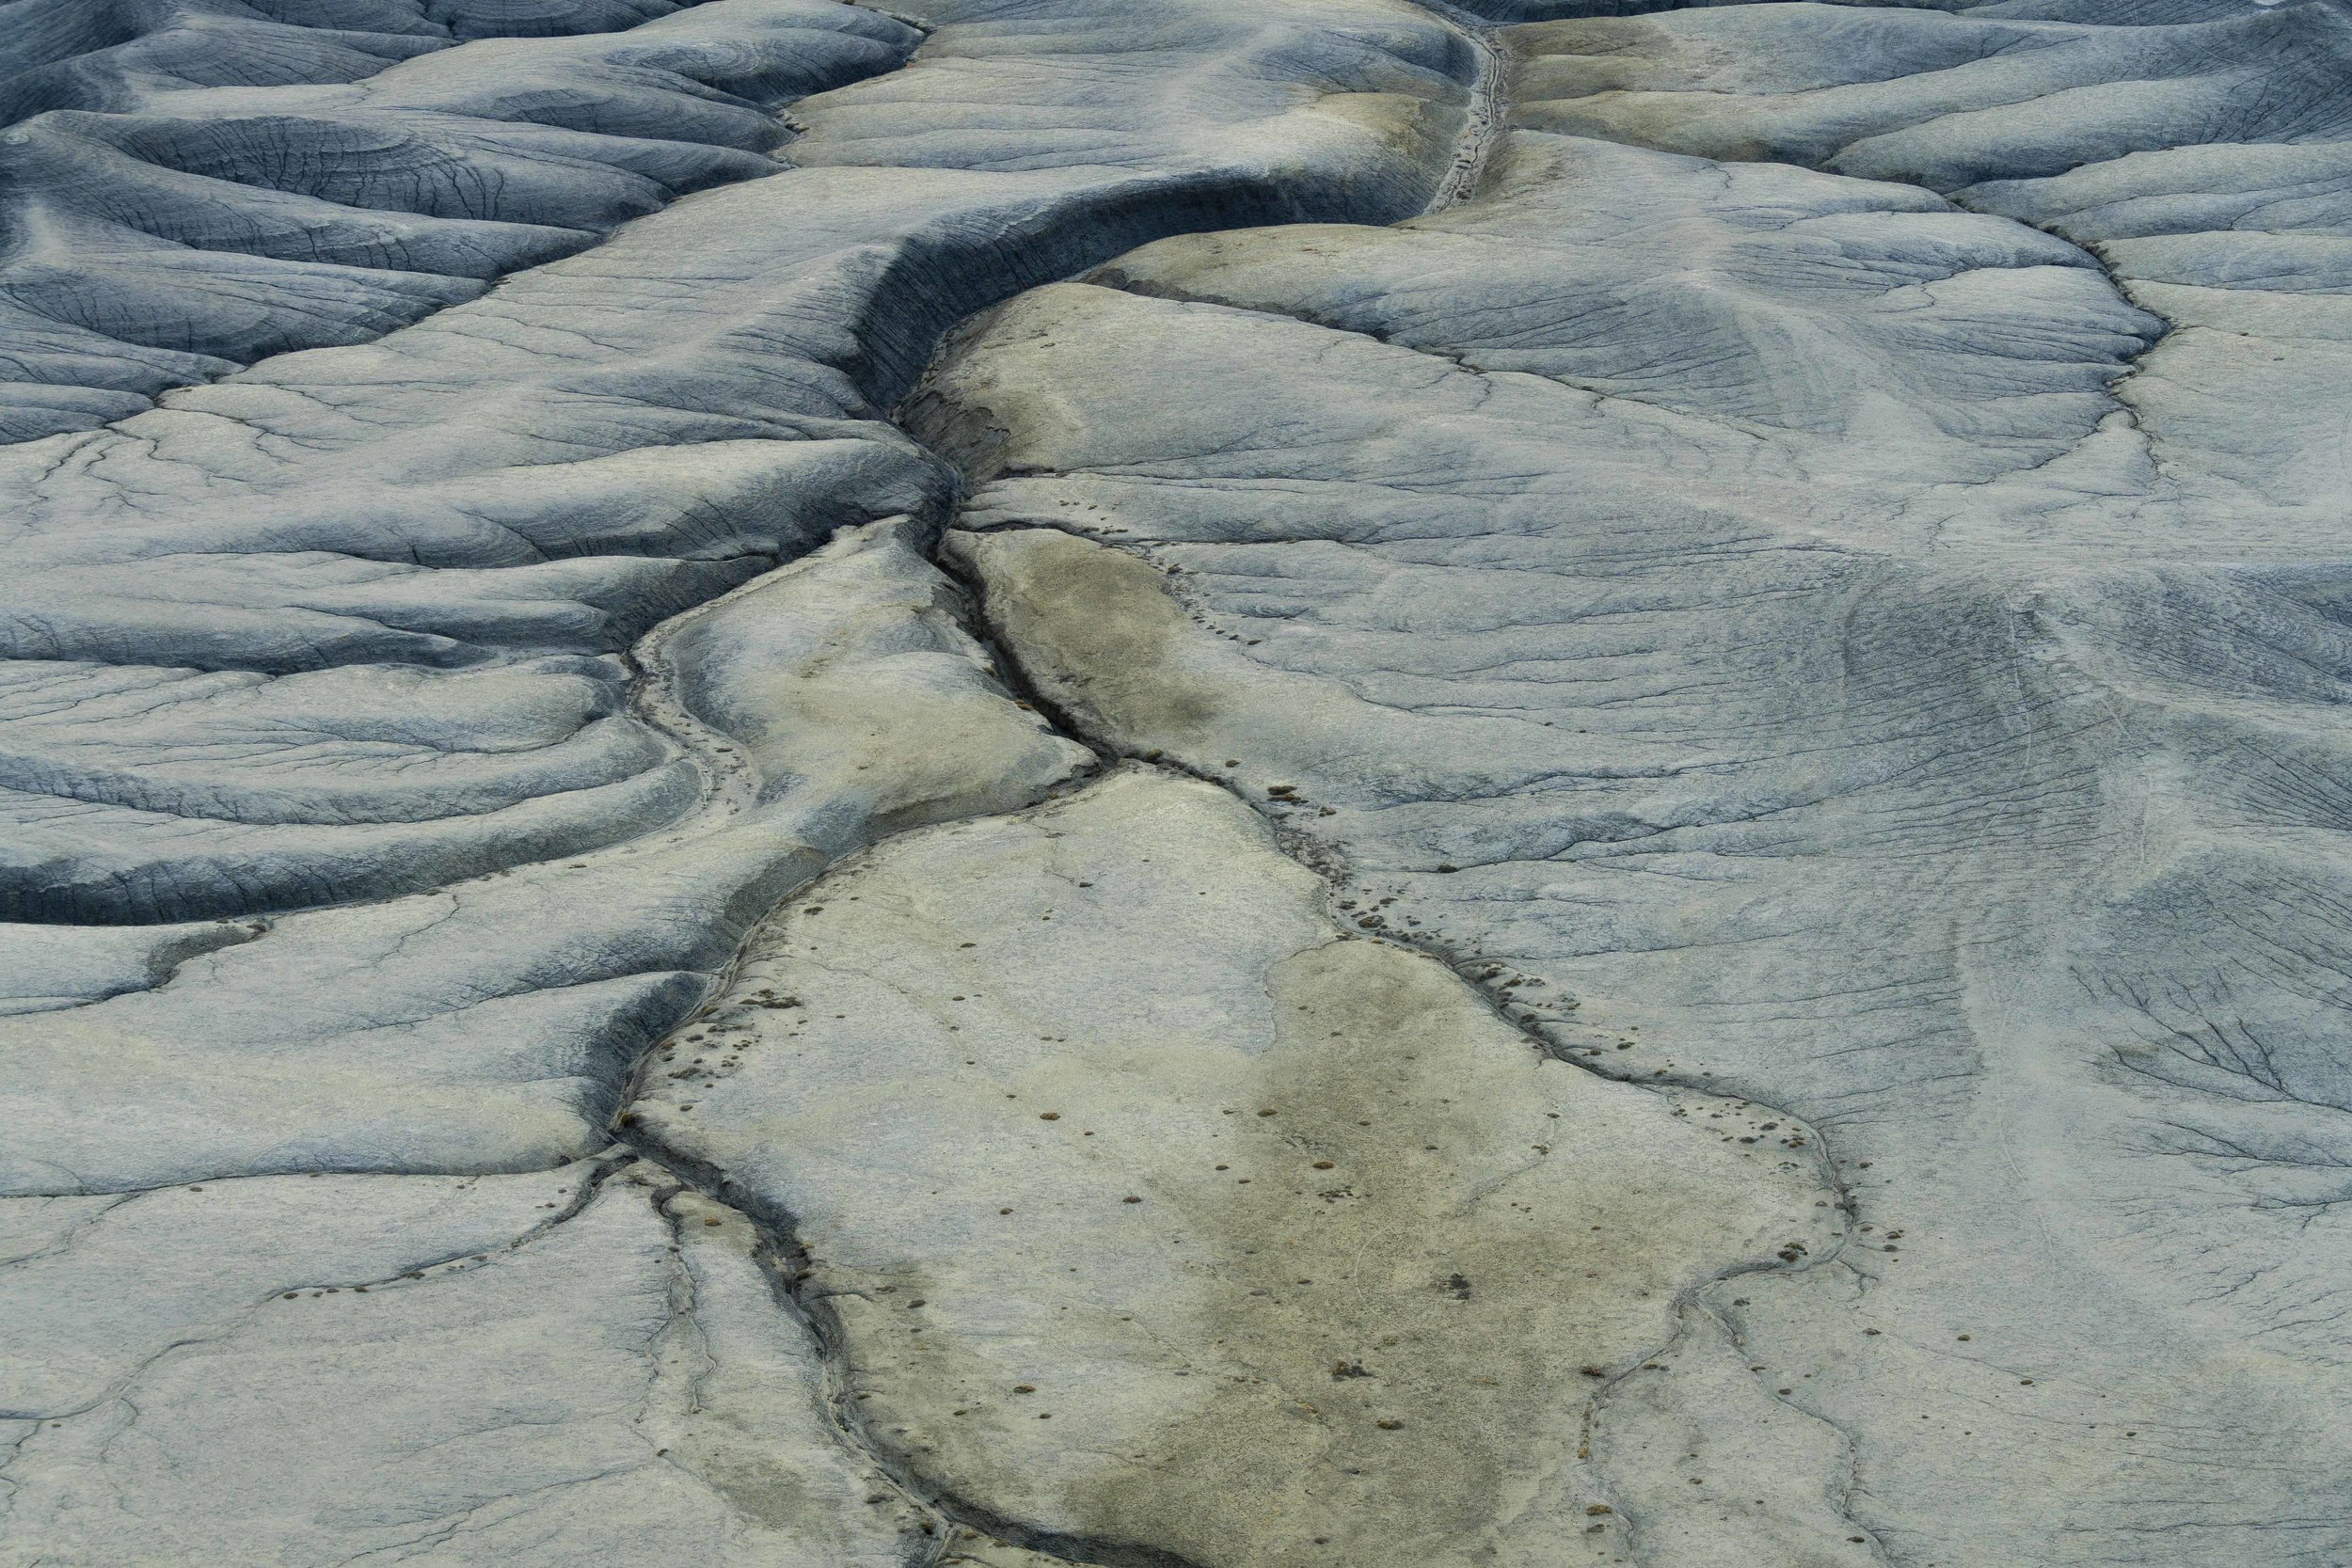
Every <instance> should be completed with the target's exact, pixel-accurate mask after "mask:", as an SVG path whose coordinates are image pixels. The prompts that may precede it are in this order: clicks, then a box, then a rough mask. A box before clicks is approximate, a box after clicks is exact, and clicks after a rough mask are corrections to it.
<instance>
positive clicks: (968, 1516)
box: [615, 1114, 1199, 1568]
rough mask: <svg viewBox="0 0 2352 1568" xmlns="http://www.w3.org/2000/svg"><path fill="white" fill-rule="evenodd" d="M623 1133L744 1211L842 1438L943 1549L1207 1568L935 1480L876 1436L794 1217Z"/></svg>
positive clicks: (627, 1128) (1110, 1564)
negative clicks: (934, 1529)
mask: <svg viewBox="0 0 2352 1568" xmlns="http://www.w3.org/2000/svg"><path fill="white" fill-rule="evenodd" d="M615 1136H616V1137H618V1138H620V1139H623V1140H625V1142H624V1144H623V1145H622V1146H621V1147H623V1148H626V1150H627V1151H628V1153H630V1154H633V1155H634V1156H635V1157H636V1158H638V1159H641V1160H643V1161H644V1162H645V1163H646V1164H651V1165H655V1166H658V1167H659V1168H660V1169H661V1170H663V1171H665V1172H667V1173H668V1174H669V1175H670V1177H671V1178H672V1179H673V1180H675V1181H676V1182H677V1183H678V1184H679V1186H680V1187H681V1188H683V1189H686V1190H688V1191H691V1192H693V1193H696V1194H698V1195H700V1196H703V1197H705V1198H707V1199H709V1200H710V1201H711V1202H713V1203H716V1204H720V1205H722V1206H723V1207H725V1208H728V1209H731V1210H733V1211H734V1212H737V1213H739V1214H741V1215H742V1216H743V1217H744V1219H745V1220H746V1221H748V1222H749V1223H750V1224H751V1226H752V1227H753V1228H754V1229H755V1231H756V1232H757V1233H758V1235H759V1238H760V1243H761V1246H760V1255H759V1262H760V1265H761V1268H762V1270H763V1272H764V1273H765V1274H766V1275H767V1276H768V1279H769V1282H770V1286H771V1289H772V1290H773V1291H775V1292H776V1295H777V1297H778V1300H779V1302H780V1304H782V1305H783V1306H785V1307H786V1308H787V1312H786V1315H787V1317H791V1318H794V1319H796V1320H797V1321H799V1322H800V1323H803V1324H805V1325H806V1327H807V1331H808V1333H809V1335H810V1336H811V1338H812V1339H813V1340H814V1342H815V1344H816V1347H817V1351H818V1357H819V1359H820V1361H821V1363H822V1365H823V1367H824V1370H825V1378H826V1394H827V1398H826V1403H827V1406H828V1408H829V1409H830V1411H831V1413H832V1416H833V1422H834V1427H835V1428H836V1429H837V1430H838V1432H839V1433H840V1434H841V1438H842V1441H843V1442H844V1443H845V1444H847V1445H848V1446H849V1447H850V1449H851V1451H852V1452H854V1453H855V1454H856V1455H857V1456H858V1457H859V1458H860V1459H862V1460H863V1461H865V1462H866V1464H868V1465H872V1466H873V1468H874V1469H875V1471H876V1472H878V1473H879V1474H881V1475H882V1476H883V1477H885V1478H887V1479H888V1480H889V1481H890V1482H891V1484H892V1485H894V1486H896V1487H898V1489H899V1491H901V1492H903V1493H904V1494H905V1495H906V1496H907V1497H909V1498H910V1499H912V1500H913V1501H914V1503H915V1504H916V1505H917V1506H918V1507H920V1508H923V1509H925V1510H928V1511H929V1512H930V1513H933V1514H935V1515H937V1516H938V1518H939V1519H941V1520H942V1521H943V1522H944V1523H945V1524H946V1525H947V1526H948V1527H950V1528H947V1529H946V1530H945V1531H943V1532H942V1533H941V1537H940V1546H941V1549H942V1552H943V1553H944V1552H945V1551H946V1550H948V1549H952V1547H953V1545H954V1536H955V1532H956V1531H957V1530H963V1531H968V1532H969V1533H971V1534H973V1535H977V1536H981V1537H985V1538H987V1539H989V1540H993V1541H997V1542H1001V1543H1003V1544H1006V1545H1009V1546H1017V1547H1020V1548H1022V1549H1023V1550H1025V1551H1031V1552H1036V1553H1038V1554H1039V1555H1041V1556H1043V1557H1051V1558H1057V1559H1059V1560H1062V1561H1064V1562H1072V1563H1078V1564H1084V1565H1087V1568H1199V1565H1198V1564H1195V1563H1193V1562H1192V1561H1190V1560H1187V1559H1184V1558H1182V1557H1179V1556H1177V1555H1176V1554H1174V1553H1172V1552H1166V1551H1162V1550H1160V1549H1158V1548H1156V1547H1152V1546H1148V1545H1143V1544H1136V1543H1128V1542H1118V1541H1104V1540H1097V1539H1092V1538H1089V1537H1083V1536H1075V1535H1068V1534H1064V1533H1061V1532H1059V1531H1053V1530H1041V1529H1038V1528H1033V1527H1030V1526H1027V1525H1025V1524H1023V1523H1021V1522H1020V1521H1019V1520H1016V1519H1011V1518H1009V1517H1007V1516H1005V1515H1003V1514H1000V1513H995V1512H993V1510H991V1509H989V1508H987V1507H985V1506H983V1505H981V1504H978V1503H977V1502H974V1501H971V1500H970V1499H967V1498H963V1497H956V1496H954V1495H953V1494H951V1493H946V1492H942V1491H940V1490H939V1489H937V1488H935V1487H933V1486H931V1485H930V1484H928V1483H927V1482H926V1481H924V1480H923V1479H922V1478H921V1477H920V1476H919V1475H918V1474H917V1473H916V1472H915V1470H914V1466H912V1465H909V1464H908V1462H907V1460H906V1459H905V1457H904V1456H903V1455H902V1454H901V1453H899V1452H898V1449H896V1448H895V1447H894V1446H893V1445H890V1444H887V1443H884V1442H882V1440H881V1439H880V1438H878V1437H877V1436H875V1434H874V1433H873V1431H872V1429H871V1427H869V1426H868V1425H867V1423H866V1418H865V1416H864V1413H863V1412H862V1411H861V1410H860V1409H859V1401H858V1399H857V1392H858V1391H857V1389H856V1387H855V1386H854V1383H853V1381H852V1378H851V1374H850V1366H849V1361H850V1357H849V1353H848V1348H847V1344H846V1339H845V1336H844V1333H843V1330H842V1326H841V1320H840V1315H839V1314H838V1313H836V1312H834V1309H833V1307H832V1305H831V1302H830V1300H829V1298H828V1297H827V1295H826V1294H825V1293H823V1292H821V1291H815V1290H812V1289H810V1288H809V1281H810V1279H811V1278H813V1277H814V1270H813V1264H812V1259H811V1258H810V1256H809V1252H808V1249H807V1248H806V1247H805V1246H804V1245H803V1243H802V1242H801V1239H800V1233H799V1227H798V1222H797V1221H796V1220H795V1218H794V1217H793V1216H792V1215H791V1214H789V1213H787V1212H782V1211H780V1210H777V1209H776V1208H774V1207H773V1206H772V1205H771V1204H768V1203H766V1202H764V1201H762V1199H761V1198H760V1197H759V1196H758V1195H757V1194H756V1193H754V1192H751V1191H750V1190H748V1189H746V1188H744V1187H743V1186H741V1185H740V1184H739V1183H738V1182H736V1181H735V1180H733V1179H732V1178H731V1177H729V1176H728V1175H727V1173H726V1172H725V1171H724V1170H723V1169H720V1168H719V1167H717V1166H715V1165H711V1164H707V1163H705V1162H702V1161H698V1160H695V1159H693V1158H692V1157H691V1156H689V1155H687V1154H684V1153H682V1152H680V1151H679V1150H677V1149H675V1148H669V1147H668V1146H666V1145H664V1144H662V1143H661V1142H660V1140H659V1139H654V1138H649V1137H647V1136H645V1135H644V1132H642V1131H641V1130H639V1129H637V1128H636V1127H635V1126H634V1124H633V1121H632V1119H631V1118H630V1117H628V1116H627V1115H626V1114H625V1115H624V1116H623V1117H622V1118H621V1125H619V1126H618V1128H617V1130H616V1132H615Z"/></svg>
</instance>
